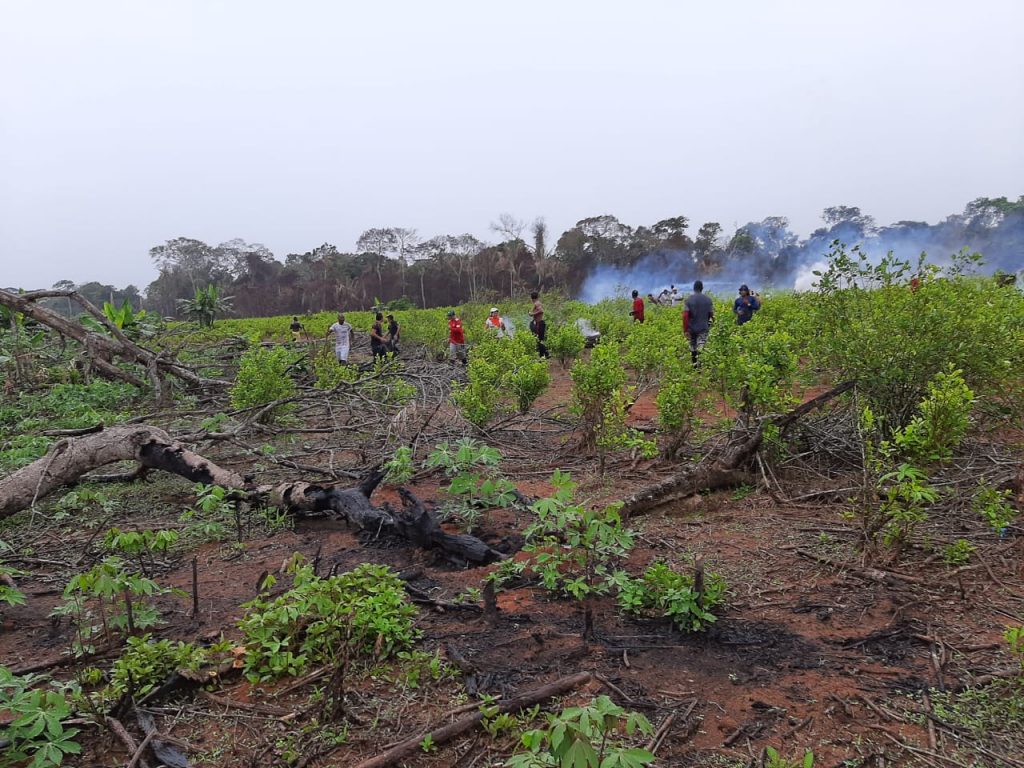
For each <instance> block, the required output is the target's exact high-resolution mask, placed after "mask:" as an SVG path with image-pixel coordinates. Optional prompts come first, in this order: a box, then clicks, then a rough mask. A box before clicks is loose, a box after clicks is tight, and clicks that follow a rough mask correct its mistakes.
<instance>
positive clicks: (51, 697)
mask: <svg viewBox="0 0 1024 768" xmlns="http://www.w3.org/2000/svg"><path fill="white" fill-rule="evenodd" d="M39 682H40V678H38V677H36V676H34V675H25V676H18V675H14V674H12V673H11V671H10V670H9V669H7V667H3V666H0V712H5V713H7V714H9V715H10V716H11V717H12V718H13V719H12V720H11V721H10V722H9V723H8V724H7V726H6V727H5V729H4V732H3V733H4V738H5V739H6V740H7V741H8V742H9V744H7V746H6V747H4V751H3V753H2V754H0V766H3V767H4V768H8V766H23V765H25V764H26V763H27V765H28V768H52V766H58V765H62V764H63V762H64V758H65V757H67V756H68V755H77V754H80V753H81V751H82V748H81V746H80V745H79V744H78V742H77V741H75V740H74V738H75V736H77V735H78V729H77V728H68V727H65V725H64V723H65V721H67V720H68V719H69V718H70V716H71V706H70V704H69V703H68V700H67V697H66V696H65V695H64V694H63V693H62V692H60V691H55V690H48V689H43V688H39V687H37V686H38V684H39ZM29 761H31V762H29Z"/></svg>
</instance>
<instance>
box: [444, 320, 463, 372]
mask: <svg viewBox="0 0 1024 768" xmlns="http://www.w3.org/2000/svg"><path fill="white" fill-rule="evenodd" d="M448 356H449V358H450V359H451V361H452V362H453V363H454V362H455V361H456V360H460V361H462V364H463V365H466V332H465V331H464V330H463V328H462V320H461V319H460V318H459V316H458V315H456V314H455V310H454V309H450V310H448Z"/></svg>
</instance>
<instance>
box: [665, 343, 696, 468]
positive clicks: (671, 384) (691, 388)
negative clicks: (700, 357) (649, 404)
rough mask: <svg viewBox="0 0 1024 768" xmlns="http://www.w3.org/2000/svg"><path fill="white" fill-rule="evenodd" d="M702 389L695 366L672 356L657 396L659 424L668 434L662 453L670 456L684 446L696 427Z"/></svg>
mask: <svg viewBox="0 0 1024 768" xmlns="http://www.w3.org/2000/svg"><path fill="white" fill-rule="evenodd" d="M698 395H699V389H698V385H697V380H696V377H695V376H694V373H693V367H692V366H690V365H689V364H688V363H683V362H680V361H679V360H671V361H670V362H669V363H668V364H666V366H665V372H664V375H663V377H662V379H661V384H660V386H659V387H658V394H657V395H656V396H655V398H654V402H655V404H656V405H657V406H658V425H659V427H660V428H661V430H660V431H661V434H662V435H663V436H664V437H665V441H666V442H665V446H664V448H663V453H664V455H665V457H666V458H671V457H673V456H674V455H675V453H676V452H677V451H678V450H679V449H680V448H681V447H682V445H683V443H684V442H685V441H686V439H687V438H688V437H689V436H690V432H691V431H692V429H693V424H694V413H695V411H696V405H697V397H698Z"/></svg>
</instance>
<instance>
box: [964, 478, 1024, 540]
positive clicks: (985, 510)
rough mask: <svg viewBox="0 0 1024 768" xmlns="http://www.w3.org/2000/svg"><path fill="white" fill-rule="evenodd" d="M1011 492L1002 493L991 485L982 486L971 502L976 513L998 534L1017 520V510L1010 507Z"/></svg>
mask: <svg viewBox="0 0 1024 768" xmlns="http://www.w3.org/2000/svg"><path fill="white" fill-rule="evenodd" d="M1012 495H1013V494H1012V493H1011V492H1010V491H1008V490H1007V491H1001V490H999V489H998V488H993V487H992V486H990V485H984V484H983V485H981V486H979V487H978V490H977V491H975V493H974V497H973V498H972V500H971V506H972V507H973V508H974V511H975V512H976V513H977V514H978V515H979V516H980V517H981V518H982V519H983V520H984V521H985V522H986V523H988V525H989V527H990V528H991V529H992V530H993V531H995V532H996V533H1001V532H1002V531H1003V530H1004V529H1005V528H1006V527H1008V526H1009V525H1010V524H1011V523H1013V521H1014V520H1015V519H1016V518H1017V510H1015V509H1014V508H1013V507H1012V506H1010V502H1009V499H1010V496H1012Z"/></svg>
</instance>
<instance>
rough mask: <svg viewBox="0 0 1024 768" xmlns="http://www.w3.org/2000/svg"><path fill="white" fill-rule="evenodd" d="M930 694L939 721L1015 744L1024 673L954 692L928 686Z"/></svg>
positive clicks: (1023, 718) (1022, 718) (1022, 715)
mask: <svg viewBox="0 0 1024 768" xmlns="http://www.w3.org/2000/svg"><path fill="white" fill-rule="evenodd" d="M930 696H931V702H932V709H933V711H934V712H935V716H936V717H937V718H938V719H939V720H940V721H941V722H943V723H947V724H949V725H951V726H953V727H956V728H957V729H962V730H963V731H964V732H965V733H966V734H969V735H970V736H971V737H973V738H974V739H977V740H979V741H981V742H984V741H986V740H999V741H1002V742H1003V743H1008V744H1016V745H1017V746H1018V748H1019V743H1020V742H1019V740H1020V735H1021V734H1022V733H1024V675H1022V676H1019V677H1017V678H1015V679H1011V680H996V681H995V682H993V683H990V684H989V685H986V686H983V687H980V688H966V689H964V690H962V691H958V692H952V691H936V690H932V691H931V692H930ZM969 748H970V747H969V746H968V749H969ZM1011 751H1012V750H1011ZM979 757H980V755H979ZM976 764H977V765H982V764H984V762H983V761H979V762H978V763H976Z"/></svg>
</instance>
